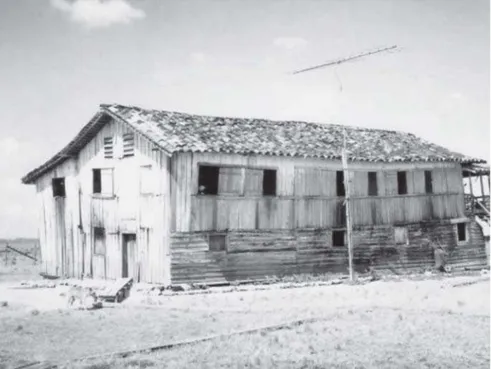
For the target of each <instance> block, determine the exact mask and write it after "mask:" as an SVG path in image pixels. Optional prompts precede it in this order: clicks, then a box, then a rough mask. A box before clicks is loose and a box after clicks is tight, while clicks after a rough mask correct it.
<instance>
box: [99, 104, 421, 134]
mask: <svg viewBox="0 0 491 369" xmlns="http://www.w3.org/2000/svg"><path fill="white" fill-rule="evenodd" d="M111 106H113V107H121V108H127V109H135V110H140V111H147V112H161V113H168V114H180V115H187V116H189V117H200V118H215V119H232V120H234V119H235V120H248V121H263V122H271V123H283V124H284V123H287V124H308V125H314V126H318V127H323V128H327V127H339V128H346V129H354V130H357V131H370V132H374V131H377V132H385V133H395V134H398V133H402V134H405V135H408V136H413V137H417V136H416V135H415V134H414V133H411V132H406V131H399V130H393V129H384V128H369V127H361V126H354V125H344V124H339V123H321V122H309V121H305V120H281V119H267V118H255V117H239V116H224V115H209V114H194V113H187V112H183V111H175V110H161V109H150V108H148V109H147V108H142V107H140V106H136V105H123V104H116V103H115V104H100V107H101V108H106V109H107V108H109V107H111Z"/></svg>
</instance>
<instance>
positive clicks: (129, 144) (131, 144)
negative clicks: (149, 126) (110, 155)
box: [123, 133, 135, 158]
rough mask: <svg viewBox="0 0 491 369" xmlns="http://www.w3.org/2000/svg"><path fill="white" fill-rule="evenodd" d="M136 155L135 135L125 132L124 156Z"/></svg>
mask: <svg viewBox="0 0 491 369" xmlns="http://www.w3.org/2000/svg"><path fill="white" fill-rule="evenodd" d="M134 155H135V135H134V134H133V133H125V134H124V135H123V157H124V158H126V157H129V156H134Z"/></svg>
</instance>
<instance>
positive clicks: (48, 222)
mask: <svg viewBox="0 0 491 369" xmlns="http://www.w3.org/2000/svg"><path fill="white" fill-rule="evenodd" d="M76 172H77V162H76V160H74V159H69V160H67V161H65V162H64V163H63V164H61V165H60V166H58V167H57V168H55V169H54V170H53V171H51V172H50V173H47V174H45V175H44V176H42V177H41V178H40V179H39V180H38V181H37V182H36V191H37V194H36V197H37V206H38V214H39V222H38V224H39V229H38V234H39V243H40V248H41V259H42V270H43V272H45V273H49V274H53V275H64V274H67V275H80V274H81V268H80V265H79V264H78V263H77V262H76V260H77V259H78V258H79V257H80V255H81V252H82V251H81V245H80V243H79V238H78V237H77V232H78V229H77V223H76V222H74V219H77V215H78V202H77V201H76V199H77V193H78V190H77V186H76V179H75V177H76ZM58 177H65V192H66V198H64V199H63V198H55V197H53V189H52V186H51V181H52V179H53V178H58Z"/></svg>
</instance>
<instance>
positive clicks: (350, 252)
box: [292, 45, 397, 281]
mask: <svg viewBox="0 0 491 369" xmlns="http://www.w3.org/2000/svg"><path fill="white" fill-rule="evenodd" d="M396 48H397V45H393V46H389V47H384V48H379V49H374V50H371V51H367V52H363V53H359V54H355V55H352V56H348V57H345V58H340V59H336V60H333V61H330V62H327V63H323V64H317V65H314V66H311V67H308V68H304V69H299V70H296V71H293V72H292V74H300V73H304V72H309V71H312V70H315V69H321V68H325V67H330V66H335V65H339V64H343V63H346V62H349V61H352V60H355V59H360V58H363V57H366V56H370V55H374V54H378V53H382V52H387V51H390V50H394V49H396ZM336 78H337V79H338V82H339V83H340V91H341V92H342V89H343V87H342V85H341V81H340V79H339V77H338V75H337V74H336ZM341 157H342V163H343V173H344V190H345V191H344V192H345V197H344V205H345V207H346V236H347V241H348V269H349V278H350V281H353V245H352V232H353V225H352V223H351V208H350V182H351V179H350V176H349V171H348V154H347V149H346V129H343V150H342V155H341Z"/></svg>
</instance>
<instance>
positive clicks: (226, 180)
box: [218, 167, 244, 195]
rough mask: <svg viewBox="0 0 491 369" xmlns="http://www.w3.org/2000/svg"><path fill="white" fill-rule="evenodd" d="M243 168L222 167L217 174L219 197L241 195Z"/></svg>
mask: <svg viewBox="0 0 491 369" xmlns="http://www.w3.org/2000/svg"><path fill="white" fill-rule="evenodd" d="M243 171H244V169H243V168H233V167H222V168H220V172H219V179H218V194H219V195H242V188H243Z"/></svg>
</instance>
